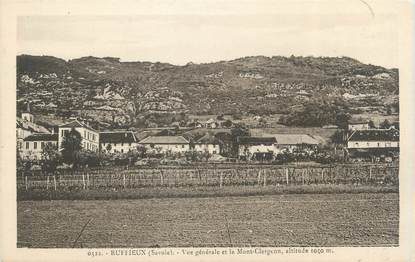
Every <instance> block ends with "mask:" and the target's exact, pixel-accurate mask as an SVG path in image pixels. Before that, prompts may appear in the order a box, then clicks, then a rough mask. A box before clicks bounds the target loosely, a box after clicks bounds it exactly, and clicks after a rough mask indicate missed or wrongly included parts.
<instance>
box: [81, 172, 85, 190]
mask: <svg viewBox="0 0 415 262" xmlns="http://www.w3.org/2000/svg"><path fill="white" fill-rule="evenodd" d="M82 185H83V188H84V190H85V174H84V173H82Z"/></svg>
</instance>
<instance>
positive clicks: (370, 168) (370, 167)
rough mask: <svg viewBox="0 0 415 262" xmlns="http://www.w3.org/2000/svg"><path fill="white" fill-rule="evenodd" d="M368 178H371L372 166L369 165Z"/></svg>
mask: <svg viewBox="0 0 415 262" xmlns="http://www.w3.org/2000/svg"><path fill="white" fill-rule="evenodd" d="M369 179H370V180H372V166H369Z"/></svg>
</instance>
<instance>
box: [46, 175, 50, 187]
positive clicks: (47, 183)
mask: <svg viewBox="0 0 415 262" xmlns="http://www.w3.org/2000/svg"><path fill="white" fill-rule="evenodd" d="M46 190H49V176H47V177H46Z"/></svg>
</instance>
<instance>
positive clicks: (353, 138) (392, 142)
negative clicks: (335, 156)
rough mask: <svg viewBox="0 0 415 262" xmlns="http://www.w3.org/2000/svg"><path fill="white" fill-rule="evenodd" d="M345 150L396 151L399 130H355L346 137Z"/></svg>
mask: <svg viewBox="0 0 415 262" xmlns="http://www.w3.org/2000/svg"><path fill="white" fill-rule="evenodd" d="M347 148H348V149H349V150H350V149H351V150H353V149H381V148H383V149H398V148H399V130H398V129H395V128H389V129H369V130H355V131H353V132H351V133H350V134H349V135H348V137H347Z"/></svg>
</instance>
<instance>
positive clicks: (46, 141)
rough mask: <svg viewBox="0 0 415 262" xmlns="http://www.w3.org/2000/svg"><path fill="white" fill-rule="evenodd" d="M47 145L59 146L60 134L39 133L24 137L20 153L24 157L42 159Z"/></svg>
mask: <svg viewBox="0 0 415 262" xmlns="http://www.w3.org/2000/svg"><path fill="white" fill-rule="evenodd" d="M46 145H50V146H53V147H56V149H57V147H58V134H48V133H38V134H32V135H29V136H27V137H25V138H24V139H23V145H22V148H21V151H20V155H21V157H22V158H23V159H28V160H40V159H42V152H43V149H44V148H45V146H46Z"/></svg>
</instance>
